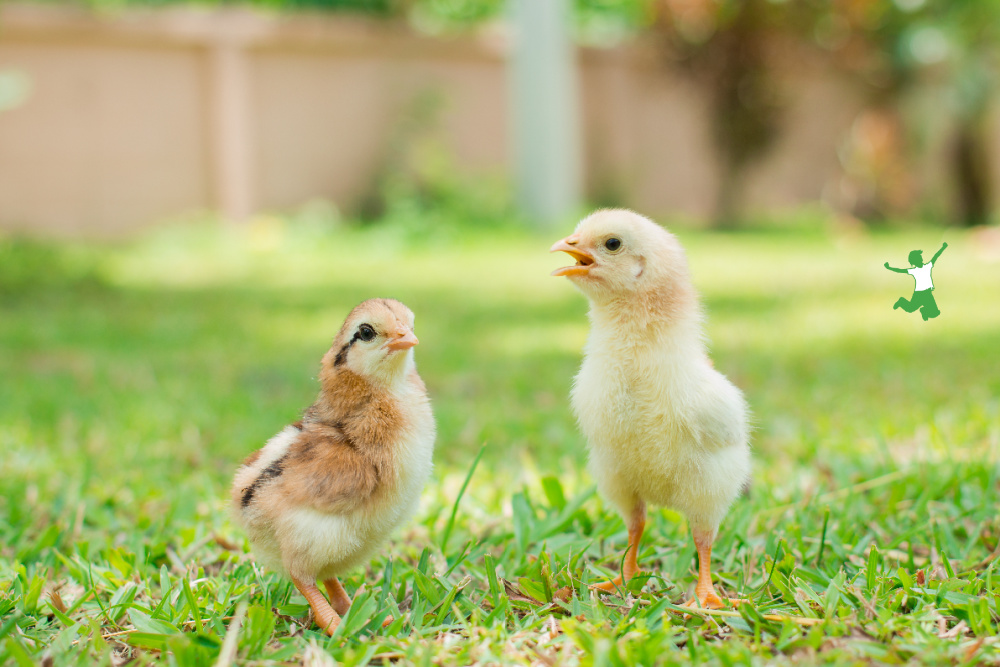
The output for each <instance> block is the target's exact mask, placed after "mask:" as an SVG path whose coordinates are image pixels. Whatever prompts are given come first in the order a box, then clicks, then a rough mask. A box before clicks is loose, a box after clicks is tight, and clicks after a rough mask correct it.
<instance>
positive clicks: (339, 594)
mask: <svg viewBox="0 0 1000 667" xmlns="http://www.w3.org/2000/svg"><path fill="white" fill-rule="evenodd" d="M323 585H324V586H326V594H327V595H329V596H330V604H332V605H333V608H334V610H335V611H336V612H337V613H338V614H340V615H341V616H343V615H344V614H346V613H347V610H348V609H350V608H351V596H349V595H348V594H347V591H345V590H344V587H343V586H341V585H340V580H339V579H337V577H330V578H329V579H327V580H326V581H324V582H323Z"/></svg>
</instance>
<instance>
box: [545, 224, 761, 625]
mask: <svg viewBox="0 0 1000 667" xmlns="http://www.w3.org/2000/svg"><path fill="white" fill-rule="evenodd" d="M556 251H562V252H566V253H569V254H570V255H571V256H572V257H573V258H574V259H576V260H577V261H576V265H575V266H567V267H564V268H561V269H556V270H555V271H553V273H552V275H554V276H566V277H567V278H569V279H570V281H571V282H572V283H573V284H574V285H575V286H576V287H577V288H578V289H579V290H580V291H581V292H583V294H584V295H585V296H586V297H587V299H588V300H589V301H590V313H589V317H590V322H591V329H590V335H589V337H588V339H587V344H586V347H585V349H584V359H583V365H582V366H581V367H580V372H579V373H578V374H577V376H576V380H575V382H574V384H573V389H572V396H571V397H572V405H573V411H574V412H575V414H576V417H577V420H578V422H579V424H580V428H581V430H582V431H583V434H584V436H585V437H586V439H587V441H588V444H589V449H590V458H589V463H590V470H591V472H592V473H593V475H594V477H595V479H596V480H597V484H598V488H599V489H600V491H601V493H602V494H603V495H604V496H605V497H606V498H607V499H608V501H610V502H611V503H612V504H613V505H615V506H616V507H617V508H618V509H619V511H620V512H621V514H622V516H623V518H624V519H625V521H626V523H627V525H628V536H629V546H628V551H627V553H626V557H625V561H624V567H623V572H624V576H625V581H627V580H628V579H630V578H631V577H633V576H634V575H635V574H636V573H637V572H638V571H639V566H638V563H637V554H638V550H639V541H640V540H641V538H642V533H643V529H644V527H645V523H646V506H647V504H651V505H662V506H666V507H671V508H673V509H676V510H678V511H680V512H683V513H684V514H685V515H686V516H687V518H688V521H689V523H690V524H691V532H692V535H693V537H694V543H695V546H696V547H697V550H698V559H699V568H698V583H697V585H696V587H695V594H696V596H697V601H698V603H699V604H700V605H702V606H703V607H711V608H719V607H721V606H723V601H722V599H721V598H720V597H719V596H718V594H717V593H716V592H715V588H714V587H713V585H712V574H711V565H710V563H711V553H712V543H713V542H714V541H715V537H716V534H717V531H718V527H719V524H720V522H721V521H722V519H723V517H724V516H725V515H726V512H727V511H728V510H729V507H730V505H731V504H732V502H733V500H734V499H735V498H736V497H737V496H738V495H739V493H740V491H741V490H742V489H743V488H744V486H745V485H746V484H747V483H748V480H749V476H750V448H749V444H748V438H749V428H748V424H747V421H748V415H747V412H748V410H747V405H746V402H745V401H744V399H743V395H742V394H741V393H740V390H739V389H737V388H736V387H735V386H733V384H732V383H731V382H729V380H727V379H726V377H725V376H724V375H722V374H721V373H719V372H718V371H717V370H715V368H713V366H712V362H711V361H710V360H709V358H708V354H707V351H706V346H705V340H704V335H703V333H702V313H701V308H700V305H699V301H698V295H697V293H696V292H695V289H694V286H693V285H692V284H691V279H690V276H689V273H688V266H687V259H686V257H685V254H684V250H683V249H682V248H681V245H680V243H679V242H678V241H677V239H676V238H675V237H674V236H673V235H672V234H670V233H669V232H667V231H666V230H665V229H663V228H662V227H660V226H658V225H657V224H656V223H654V222H652V221H651V220H649V219H647V218H645V217H643V216H641V215H638V214H636V213H633V212H632V211H626V210H604V211H598V212H596V213H594V214H592V215H590V216H589V217H587V218H585V219H584V220H583V221H581V222H580V224H579V225H578V226H577V228H576V231H575V232H574V233H573V234H572V235H570V236H568V237H566V238H565V239H563V240H561V241H559V242H557V243H556V244H555V245H553V246H552V248H551V252H556ZM621 584H622V577H621V576H619V577H618V578H617V579H615V580H614V581H612V582H607V583H604V584H600V585H598V586H597V588H599V589H602V590H608V591H610V590H614V589H615V587H616V586H618V585H621ZM732 602H736V601H732ZM693 603H694V600H693V599H692V600H690V601H689V602H688V604H693Z"/></svg>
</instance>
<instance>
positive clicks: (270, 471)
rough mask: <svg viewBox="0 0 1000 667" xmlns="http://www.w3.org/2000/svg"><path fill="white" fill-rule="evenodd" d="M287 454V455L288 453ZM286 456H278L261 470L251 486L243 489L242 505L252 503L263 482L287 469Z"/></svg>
mask: <svg viewBox="0 0 1000 667" xmlns="http://www.w3.org/2000/svg"><path fill="white" fill-rule="evenodd" d="M285 456H287V454H286V455H285ZM285 456H281V457H279V458H277V459H276V460H275V461H273V462H272V463H271V465H269V466H267V467H266V468H264V469H263V470H261V471H260V475H258V476H257V479H255V480H254V481H253V483H252V484H251V485H250V486H248V487H247V488H245V489H243V498H241V499H240V507H244V508H245V507H246V506H247V505H249V504H250V501H252V500H253V496H254V494H255V493H256V492H257V489H258V488H260V486H261V485H262V484H264V483H265V482H267V481H269V480H272V479H274V478H275V477H280V476H281V473H282V472H284V469H285Z"/></svg>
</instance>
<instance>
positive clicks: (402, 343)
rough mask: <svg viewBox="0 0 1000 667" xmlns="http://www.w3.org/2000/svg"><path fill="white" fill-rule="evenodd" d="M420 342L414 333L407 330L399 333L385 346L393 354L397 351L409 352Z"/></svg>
mask: <svg viewBox="0 0 1000 667" xmlns="http://www.w3.org/2000/svg"><path fill="white" fill-rule="evenodd" d="M419 342H420V341H419V340H417V337H416V336H415V335H413V332H412V331H410V330H409V329H406V330H404V331H399V332H397V333H396V337H395V338H393V339H392V340H390V341H389V342H388V343H386V344H385V348H386V349H387V350H391V351H393V352H395V351H396V350H408V349H410V348H411V347H413V346H414V345H416V344H417V343H419Z"/></svg>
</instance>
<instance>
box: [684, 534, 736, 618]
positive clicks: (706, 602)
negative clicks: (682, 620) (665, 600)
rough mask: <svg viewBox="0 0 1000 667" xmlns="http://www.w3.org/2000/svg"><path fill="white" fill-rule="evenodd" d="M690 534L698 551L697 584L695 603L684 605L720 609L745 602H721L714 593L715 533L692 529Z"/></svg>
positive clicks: (728, 600)
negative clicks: (713, 543) (713, 557)
mask: <svg viewBox="0 0 1000 667" xmlns="http://www.w3.org/2000/svg"><path fill="white" fill-rule="evenodd" d="M691 534H692V535H693V536H694V546H695V548H696V549H697V550H698V583H697V584H696V585H695V587H694V594H695V596H696V597H697V601H696V600H694V599H691V600H688V601H687V602H686V603H684V604H685V605H686V606H689V607H693V606H695V604H696V602H697V604H698V606H701V607H704V608H705V609H722V608H723V607H725V606H727V603H728V604H729V605H734V606H735V605H738V604H740V603H741V602H746V600H741V599H736V598H726V599H725V600H723V598H720V597H719V594H718V593H716V592H715V586H713V585H712V542H714V541H715V531H714V530H712V531H707V530H698V529H693V530H692V531H691Z"/></svg>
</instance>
